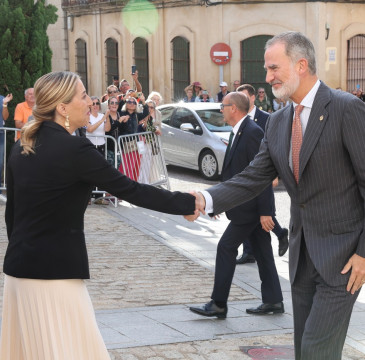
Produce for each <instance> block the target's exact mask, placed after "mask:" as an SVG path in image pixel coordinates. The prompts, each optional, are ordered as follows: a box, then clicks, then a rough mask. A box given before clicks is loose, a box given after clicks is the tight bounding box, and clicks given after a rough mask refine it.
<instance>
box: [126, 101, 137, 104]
mask: <svg viewBox="0 0 365 360" xmlns="http://www.w3.org/2000/svg"><path fill="white" fill-rule="evenodd" d="M127 104H133V105H137V103H136V102H135V101H133V100H128V101H127Z"/></svg>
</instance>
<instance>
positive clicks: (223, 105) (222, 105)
mask: <svg viewBox="0 0 365 360" xmlns="http://www.w3.org/2000/svg"><path fill="white" fill-rule="evenodd" d="M232 105H233V104H221V110H223V109H224V107H225V106H232Z"/></svg>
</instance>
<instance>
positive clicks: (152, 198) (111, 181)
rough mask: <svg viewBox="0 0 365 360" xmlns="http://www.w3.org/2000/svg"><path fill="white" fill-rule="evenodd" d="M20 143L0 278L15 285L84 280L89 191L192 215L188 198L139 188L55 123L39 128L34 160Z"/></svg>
mask: <svg viewBox="0 0 365 360" xmlns="http://www.w3.org/2000/svg"><path fill="white" fill-rule="evenodd" d="M21 151H22V148H21V147H20V144H19V141H18V142H17V143H16V144H15V145H14V146H13V149H12V152H11V155H10V157H9V162H8V172H7V204H6V212H5V220H6V225H7V232H8V238H9V244H8V248H7V251H6V255H5V260H4V272H5V273H6V274H8V275H11V276H14V277H19V278H34V279H71V278H78V279H80V278H83V279H86V278H89V266H88V257H87V251H86V245H85V237H84V213H85V210H86V208H87V204H88V200H89V198H90V193H91V190H92V187H93V186H94V185H96V186H98V187H99V188H101V189H103V190H105V191H107V192H109V193H111V194H113V195H115V196H117V197H118V198H123V199H124V200H126V201H129V202H131V203H132V204H135V205H138V206H143V207H146V208H149V209H152V210H157V211H161V212H166V213H170V214H192V213H193V212H194V209H195V198H194V197H193V196H192V195H190V194H182V193H179V192H169V191H166V190H161V189H157V188H155V187H152V186H149V185H143V184H138V183H137V182H134V181H132V180H130V179H129V178H127V177H126V176H124V175H122V174H121V173H120V172H119V171H117V170H116V169H115V168H113V167H112V166H111V165H109V164H108V162H107V161H106V160H105V159H104V157H103V156H102V155H101V154H100V153H99V152H98V151H97V150H96V149H95V146H93V145H92V143H91V142H90V141H89V140H88V139H87V138H83V137H78V136H71V135H70V134H69V133H68V132H67V131H66V130H65V129H64V128H63V127H61V126H60V125H58V124H56V123H54V122H49V121H47V122H44V123H43V125H41V127H40V129H39V131H38V135H37V141H36V146H35V154H31V155H22V154H21Z"/></svg>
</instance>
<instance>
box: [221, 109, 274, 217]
mask: <svg viewBox="0 0 365 360" xmlns="http://www.w3.org/2000/svg"><path fill="white" fill-rule="evenodd" d="M263 137H264V133H263V131H262V130H261V128H260V127H259V126H258V125H256V124H255V123H254V122H253V121H252V120H251V118H250V117H249V116H246V118H245V119H244V120H243V121H242V124H241V126H240V128H239V130H238V132H237V134H236V136H235V139H234V142H233V144H232V147H231V151H230V152H229V154H228V155H227V156H226V157H225V159H224V163H223V169H222V180H223V181H226V180H228V179H230V178H232V177H233V176H234V175H236V174H238V173H240V172H241V171H243V170H244V169H245V167H246V166H248V165H249V164H250V162H251V161H252V160H253V158H254V157H255V155H256V154H257V153H258V151H259V147H260V144H261V140H262V138H263ZM273 205H274V193H273V190H272V187H270V186H269V187H268V188H267V189H266V190H265V191H264V192H263V193H261V194H260V195H259V196H257V197H256V198H254V199H252V200H250V201H248V202H246V203H244V204H242V205H239V206H236V207H235V208H233V209H231V210H228V211H227V212H226V215H227V218H228V219H229V220H231V221H232V222H233V223H236V224H245V223H250V222H254V221H259V219H260V216H265V215H266V216H273V215H274V208H273Z"/></svg>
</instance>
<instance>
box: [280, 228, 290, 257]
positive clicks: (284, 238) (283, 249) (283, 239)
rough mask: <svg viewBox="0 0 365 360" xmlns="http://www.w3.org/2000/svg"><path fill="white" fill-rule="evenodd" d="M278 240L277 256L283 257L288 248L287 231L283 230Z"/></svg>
mask: <svg viewBox="0 0 365 360" xmlns="http://www.w3.org/2000/svg"><path fill="white" fill-rule="evenodd" d="M278 239H279V256H283V255H284V254H285V253H286V251H287V250H288V247H289V240H288V229H285V228H284V229H283V232H282V234H281V236H280V237H279V238H278Z"/></svg>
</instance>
